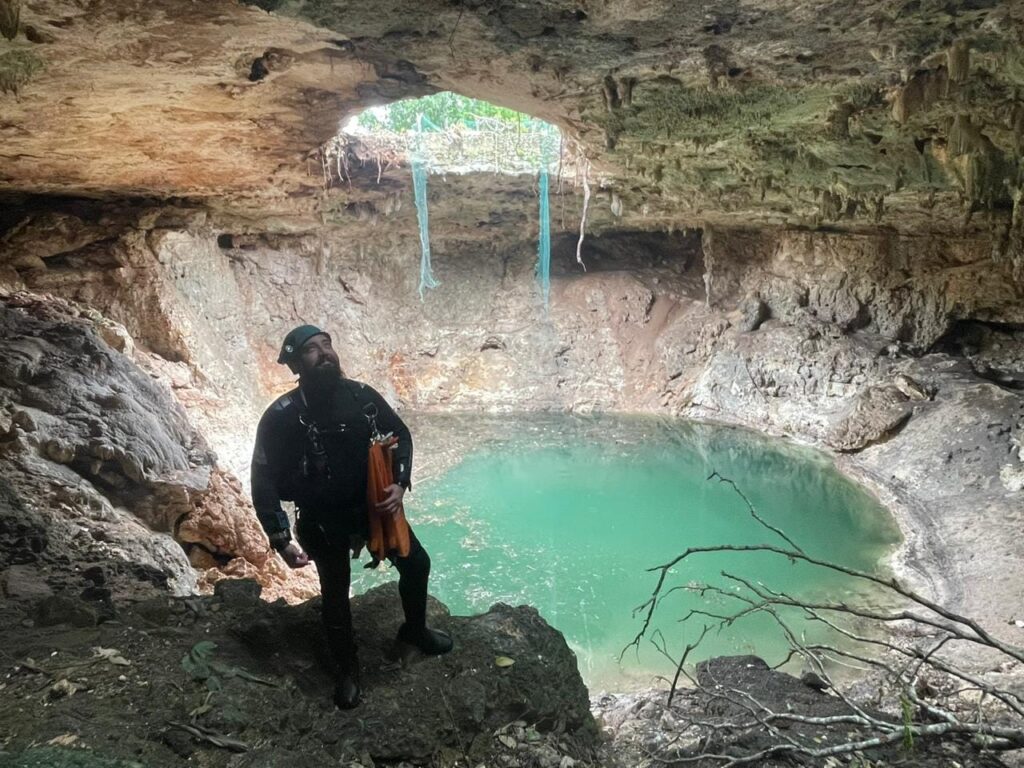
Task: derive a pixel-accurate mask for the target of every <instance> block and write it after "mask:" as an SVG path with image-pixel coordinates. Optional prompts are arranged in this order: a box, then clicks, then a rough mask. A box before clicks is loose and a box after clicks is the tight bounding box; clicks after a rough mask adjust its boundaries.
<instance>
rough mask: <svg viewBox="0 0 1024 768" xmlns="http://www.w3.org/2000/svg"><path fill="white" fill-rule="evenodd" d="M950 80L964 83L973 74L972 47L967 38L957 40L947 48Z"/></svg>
mask: <svg viewBox="0 0 1024 768" xmlns="http://www.w3.org/2000/svg"><path fill="white" fill-rule="evenodd" d="M946 69H947V70H948V71H949V82H951V83H964V82H966V81H967V78H968V77H969V76H970V74H971V48H970V46H969V45H968V44H967V41H966V40H957V41H956V42H955V43H953V44H952V45H951V46H949V48H948V49H947V50H946Z"/></svg>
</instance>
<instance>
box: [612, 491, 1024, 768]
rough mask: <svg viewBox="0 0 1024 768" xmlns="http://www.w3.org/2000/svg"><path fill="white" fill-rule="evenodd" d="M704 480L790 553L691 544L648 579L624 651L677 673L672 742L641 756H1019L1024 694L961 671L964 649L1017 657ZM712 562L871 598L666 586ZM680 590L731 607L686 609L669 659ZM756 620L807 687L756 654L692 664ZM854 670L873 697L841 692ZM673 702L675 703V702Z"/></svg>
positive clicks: (665, 759) (724, 760) (761, 760)
mask: <svg viewBox="0 0 1024 768" xmlns="http://www.w3.org/2000/svg"><path fill="white" fill-rule="evenodd" d="M708 479H709V480H710V479H717V480H719V481H720V482H722V483H726V484H728V485H730V486H731V487H732V488H733V490H734V491H736V493H737V495H738V496H739V497H740V498H741V499H742V501H743V503H744V504H745V505H746V508H747V511H748V513H749V514H750V516H751V517H752V518H753V519H754V520H755V521H757V523H758V524H759V525H760V526H761V527H762V528H764V529H765V530H766V531H768V532H771V534H773V535H774V536H777V537H779V538H780V539H782V540H783V541H784V542H785V544H786V546H777V545H774V544H757V545H733V544H722V545H717V546H708V547H691V548H689V549H687V550H686V551H685V552H683V553H682V554H680V555H678V556H676V557H674V558H673V559H672V560H670V561H668V562H666V563H664V564H662V565H660V566H657V567H655V568H651V569H650V572H652V573H656V574H657V575H658V578H657V582H656V584H655V587H654V590H653V592H652V593H651V596H650V597H649V598H648V599H647V600H646V601H645V602H644V603H643V604H641V605H640V606H638V607H637V609H636V611H635V612H636V613H638V614H640V615H642V617H643V624H642V627H641V629H640V631H639V632H638V633H637V635H636V637H635V638H634V639H633V641H632V642H631V643H630V644H629V645H628V646H627V647H626V648H625V649H624V650H623V653H625V652H626V650H628V649H629V648H639V646H640V643H641V642H642V641H643V639H644V638H647V639H648V641H649V642H650V643H651V644H652V645H653V646H654V648H655V649H656V650H657V651H658V652H659V653H660V654H662V655H663V656H665V657H666V658H667V659H669V660H671V662H672V664H673V666H674V668H675V673H674V675H673V677H672V679H671V680H669V681H668V682H669V684H670V689H669V694H668V699H667V704H666V706H667V709H668V713H669V714H670V715H671V718H670V719H672V720H673V721H674V722H676V723H677V732H676V733H675V735H674V736H673V737H672V738H669V739H667V740H664V741H663V743H662V744H661V745H660V747H659V749H658V750H657V751H656V752H652V753H649V754H648V758H649V759H650V761H651V762H653V763H671V764H672V765H690V764H698V765H702V766H726V767H727V768H728V767H730V766H739V765H754V764H764V765H769V764H771V765H775V764H779V763H780V762H782V761H798V762H803V763H807V762H811V764H814V765H839V764H840V762H839V760H847V761H857V762H856V763H854V764H859V765H874V764H875V763H872V762H870V761H869V758H868V757H867V756H878V755H886V756H887V757H888V758H890V759H891V758H892V755H893V754H896V755H897V757H898V758H899V759H901V760H904V761H909V762H907V764H918V763H917V760H918V759H920V760H921V761H922V762H928V760H926V755H927V753H928V750H930V749H931V750H934V749H937V748H938V747H939V745H940V744H946V745H947V747H950V745H955V746H956V748H958V749H964V750H968V751H972V752H975V753H977V752H978V751H979V750H981V751H992V752H997V751H1008V750H1019V749H1024V691H1022V690H1014V689H1013V688H1012V687H1011V686H1008V685H1005V686H1004V685H1002V684H998V683H995V682H993V681H992V680H991V679H987V678H986V677H985V676H984V675H982V674H979V673H977V672H975V671H972V670H971V669H968V668H967V667H966V666H965V665H964V664H963V663H962V661H960V658H962V652H963V650H964V649H965V648H968V647H973V648H977V649H982V650H983V651H984V652H985V653H986V654H988V656H986V658H989V657H994V660H990V661H988V662H987V666H988V668H990V669H991V668H993V667H995V666H998V667H999V668H1000V669H1001V670H1003V671H1016V672H1018V673H1021V672H1024V648H1021V647H1019V646H1017V645H1014V644H1011V643H1007V642H1005V641H1003V640H1000V639H999V638H996V637H994V636H993V635H992V634H991V633H990V632H989V631H988V630H986V629H985V628H984V627H983V626H981V624H979V623H978V622H977V621H975V620H974V619H972V618H970V617H968V616H962V615H960V614H958V613H956V612H955V611H952V610H950V609H948V608H946V607H945V606H943V605H941V604H939V603H937V602H935V601H933V600H931V599H929V598H927V597H926V596H924V595H921V594H919V593H917V592H916V591H914V590H912V589H909V588H908V587H906V586H904V585H902V584H900V583H899V582H898V581H897V580H896V579H895V578H887V577H884V576H879V575H876V574H872V573H867V572H864V571H861V570H858V569H856V568H851V567H848V566H845V565H841V564H839V563H834V562H831V561H829V560H826V559H823V558H820V557H815V556H812V555H809V554H807V553H806V552H805V551H804V550H802V549H801V548H800V547H799V546H797V545H796V543H794V542H793V540H792V539H790V538H789V536H787V535H786V534H785V533H784V532H783V531H782V530H780V529H778V528H776V527H774V526H772V525H771V524H769V523H768V522H767V521H766V520H764V519H763V518H762V517H761V516H760V515H759V514H758V512H757V510H756V509H755V508H754V506H753V504H752V503H751V502H750V500H749V499H748V498H747V497H746V496H745V495H744V494H743V492H742V491H741V490H740V489H739V487H738V486H737V485H736V484H735V483H734V482H733V481H732V480H729V479H728V478H725V477H722V476H721V475H719V474H718V473H717V472H713V473H712V474H711V476H710V477H709V478H708ZM716 552H718V553H723V552H735V553H739V554H741V555H746V554H750V553H768V554H771V555H775V556H778V557H783V558H787V559H789V560H790V561H791V562H794V563H796V562H802V563H805V564H807V565H808V566H811V567H813V568H815V569H819V570H820V571H821V572H823V573H825V572H830V573H833V574H842V575H844V576H846V577H849V578H851V579H853V580H855V581H856V582H861V583H864V584H867V585H871V586H872V588H874V589H875V590H876V592H877V597H876V598H874V599H873V601H872V603H868V602H866V601H865V599H864V598H859V599H858V600H856V601H854V600H849V601H845V600H828V599H819V598H816V599H810V598H805V597H801V596H799V595H791V594H788V593H787V592H784V591H780V590H777V589H773V588H772V587H771V586H769V585H766V584H763V583H760V582H758V581H756V580H754V579H751V578H749V577H744V576H740V575H737V574H735V573H728V572H725V571H723V572H722V573H721V576H722V579H723V580H724V585H722V586H714V585H708V584H699V585H694V584H687V585H677V586H672V585H670V584H669V577H670V575H671V574H672V573H673V569H675V568H676V567H677V566H679V565H680V564H681V563H683V562H684V561H687V560H690V559H696V558H699V557H700V556H702V555H705V554H708V553H716ZM680 590H687V591H691V592H694V593H696V594H698V595H700V596H701V597H703V598H706V603H707V604H712V603H713V604H714V605H721V604H723V603H724V604H726V605H729V608H728V609H727V610H720V611H713V610H710V609H708V610H705V609H695V610H691V611H689V613H687V614H686V615H685V616H683V617H682V618H681V619H680V620H679V623H680V625H681V626H682V627H684V628H687V627H694V625H696V629H695V632H696V638H695V639H694V640H692V641H691V642H689V643H688V644H687V645H686V646H685V648H684V650H683V652H682V653H681V655H679V656H678V657H676V656H674V655H673V654H672V653H671V652H670V650H669V646H668V641H667V639H666V637H665V636H664V635H663V634H662V632H661V631H660V630H657V629H654V628H653V626H652V622H653V620H654V617H655V614H656V612H657V610H658V609H659V607H661V606H662V605H663V602H664V600H665V598H667V597H668V596H669V595H671V594H673V593H674V592H677V591H680ZM880 604H884V605H886V606H896V607H879V605H880ZM755 615H757V616H766V617H768V618H769V619H770V621H771V624H772V626H774V627H775V628H776V629H777V631H778V633H779V635H780V636H781V637H782V638H783V639H784V640H785V641H786V644H787V645H788V648H789V652H788V655H787V656H786V658H784V659H783V660H782V661H781V662H780V663H779V664H778V665H777V667H779V666H783V665H784V664H787V663H791V662H794V661H797V662H800V663H801V664H802V666H803V667H804V669H805V670H806V671H805V673H804V680H805V682H801V681H800V680H797V679H796V678H793V677H791V676H789V675H785V674H782V673H781V672H778V671H776V670H775V669H769V668H768V667H767V665H766V664H764V662H761V661H760V660H759V659H756V658H755V657H734V658H726V659H711V660H709V661H704V662H701V663H699V664H696V665H694V664H692V663H691V659H692V658H693V656H694V655H695V654H696V652H697V651H698V650H699V649H700V647H701V644H702V643H703V642H704V641H705V639H706V638H707V637H708V636H709V635H711V634H712V633H715V632H718V631H720V630H722V629H725V628H727V627H731V628H735V627H736V626H737V625H738V624H739V622H741V621H743V620H744V619H746V618H747V617H750V616H755ZM794 616H795V617H796V618H799V619H802V620H804V621H807V622H809V623H810V624H811V625H813V626H817V627H819V628H822V629H824V630H825V632H824V633H823V636H825V637H827V638H828V641H827V642H826V641H822V640H821V639H820V638H818V639H814V640H809V639H807V638H806V637H805V636H804V635H803V634H802V633H801V632H798V631H797V630H796V629H795V628H794V627H793V625H792V622H793V617H794ZM691 632H692V630H691ZM777 667H776V669H777ZM850 668H853V669H856V670H857V671H858V676H859V677H860V678H861V679H867V680H870V681H871V683H872V685H871V687H872V689H873V698H872V700H871V701H864V700H863V698H864V696H863V695H861V696H860V697H858V698H855V697H854V696H852V695H850V694H848V693H847V692H845V690H844V688H843V685H841V684H840V681H839V680H838V679H837V678H838V674H837V670H843V669H850ZM808 686H810V687H808ZM863 688H864V686H863V685H861V686H860V689H863ZM825 691H827V693H826V692H825ZM679 699H683V700H684V701H683V703H682V704H681V705H680V704H679V703H678V702H679ZM887 750H888V751H887ZM945 754H946V753H943V755H945ZM915 755H916V756H917V757H915ZM944 760H947V757H943V758H941V760H939V761H938V762H932V764H943V765H945V764H953V763H951V762H948V761H947V762H942V761H944ZM948 760H952V758H951V757H949V758H948Z"/></svg>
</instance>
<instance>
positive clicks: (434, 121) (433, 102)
mask: <svg viewBox="0 0 1024 768" xmlns="http://www.w3.org/2000/svg"><path fill="white" fill-rule="evenodd" d="M343 134H344V135H345V136H346V137H348V139H349V140H356V141H358V142H360V143H361V144H363V145H364V147H366V148H367V149H369V150H370V151H371V152H372V153H375V154H377V155H378V156H379V157H381V158H383V159H386V160H391V161H401V160H402V159H408V160H412V161H416V162H421V163H423V164H424V165H426V166H427V167H428V168H429V169H430V170H431V171H456V172H462V171H492V172H496V173H512V174H517V173H536V172H537V171H538V170H540V169H541V168H548V169H553V168H554V167H555V166H557V165H558V162H559V158H560V156H561V153H562V135H561V133H560V131H559V130H558V128H556V127H555V126H554V125H551V124H550V123H546V122H544V121H543V120H540V119H538V118H535V117H531V116H530V115H526V114H523V113H522V112H516V111H514V110H511V109H506V108H505V107H499V106H496V105H494V104H490V103H488V102H486V101H480V100H478V99H471V98H469V97H467V96H460V95H459V94H457V93H450V92H443V93H437V94H434V95H432V96H425V97H423V98H421V99H407V100H405V101H398V102H395V103H393V104H389V105H387V106H384V107H373V108H371V109H368V110H366V111H365V112H362V113H361V114H360V115H358V116H356V117H355V118H353V119H352V120H350V121H349V122H348V123H347V124H346V126H345V127H344V129H343Z"/></svg>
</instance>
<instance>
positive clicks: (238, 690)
mask: <svg viewBox="0 0 1024 768" xmlns="http://www.w3.org/2000/svg"><path fill="white" fill-rule="evenodd" d="M57 600H64V601H65V603H66V605H64V606H63V610H62V611H61V612H60V613H59V614H58V615H56V616H55V615H54V612H53V610H51V609H52V607H53V603H54V601H57ZM76 604H78V605H79V606H81V604H80V603H78V601H77V599H75V598H70V597H59V596H58V597H51V598H46V599H44V600H43V601H19V602H17V603H8V604H6V605H5V607H4V608H3V618H4V621H3V623H2V627H3V628H2V629H0V645H2V647H3V648H5V649H6V650H5V652H4V658H3V666H4V668H5V675H4V683H3V687H4V696H3V705H2V706H0V721H2V722H4V724H5V731H6V732H7V737H6V739H5V742H4V745H3V749H4V750H5V751H0V764H2V765H4V766H29V765H50V766H53V765H82V766H100V765H104V766H138V765H145V766H147V768H159V767H160V766H178V765H181V763H182V760H188V761H189V762H190V763H193V764H198V765H204V766H223V767H225V768H226V767H227V766H231V767H232V768H241V766H246V767H248V768H254V767H255V766H266V767H269V766H279V765H286V764H293V765H309V766H320V765H349V766H355V765H363V766H372V765H395V764H402V763H403V762H404V763H409V762H413V763H416V764H422V763H425V762H429V763H431V764H433V765H441V766H451V765H455V764H459V765H479V764H481V763H483V764H486V765H496V766H520V765H531V766H547V767H550V768H555V767H556V766H561V768H569V766H572V765H574V764H577V763H581V764H587V763H593V762H594V761H596V760H597V749H598V731H597V728H596V725H595V723H594V720H593V718H592V716H591V714H590V709H589V701H588V698H587V689H586V688H585V687H584V685H583V681H582V679H581V678H580V675H579V672H578V671H577V669H576V660H575V657H574V656H573V654H572V652H571V651H570V650H569V647H568V646H567V645H566V643H565V640H564V638H563V637H562V635H561V634H560V633H559V632H557V631H556V630H554V629H553V628H551V627H550V626H549V625H548V624H547V623H546V622H545V621H544V620H543V619H541V618H540V616H539V615H538V614H537V612H536V611H535V610H534V609H532V608H529V607H526V606H520V607H517V608H513V607H510V606H507V605H501V604H498V605H495V606H493V607H492V608H491V609H490V610H489V611H488V612H487V613H484V614H481V615H479V616H471V617H466V616H450V615H449V614H448V610H447V609H446V608H445V607H444V606H443V605H441V604H440V603H438V602H436V601H433V600H432V601H431V603H430V605H429V606H428V613H429V616H430V620H431V623H432V624H433V625H435V626H438V627H440V628H442V629H445V630H447V631H449V632H450V633H451V634H452V635H453V637H454V638H455V642H456V649H455V651H454V652H452V653H451V654H449V655H447V656H444V657H439V658H427V657H417V658H414V659H411V660H407V661H406V663H405V664H404V665H403V664H402V663H400V662H398V661H390V660H389V656H390V653H389V651H390V649H391V646H392V643H393V638H394V635H395V632H396V630H397V628H398V626H399V624H400V623H401V620H402V619H401V608H400V603H399V598H398V592H397V588H396V584H395V583H394V582H391V583H389V584H386V585H383V586H381V587H377V588H376V589H373V590H371V591H370V592H368V593H366V594H365V595H362V596H360V597H357V598H355V599H354V600H353V614H354V620H355V626H356V639H357V642H358V643H359V646H360V659H361V662H362V669H363V687H364V701H363V703H362V704H361V706H360V707H359V708H357V709H356V710H353V711H351V712H344V713H343V712H339V711H338V710H336V709H335V708H334V705H333V704H332V703H331V697H330V694H331V686H332V681H331V676H330V672H329V664H328V661H327V657H326V646H325V641H324V638H323V632H322V630H321V625H320V619H319V605H318V600H313V601H309V602H307V603H304V604H302V605H298V606H289V605H287V604H285V603H284V601H280V600H279V601H277V602H275V603H267V602H266V601H264V600H261V599H260V586H259V584H258V583H256V582H255V581H251V580H225V581H223V582H221V583H220V584H219V585H218V588H217V590H216V593H215V594H214V595H210V596H206V597H184V598H171V597H165V596H161V597H154V598H150V599H147V600H143V601H136V602H132V603H128V602H125V603H118V602H115V603H113V604H112V605H111V607H112V612H111V614H110V615H109V617H108V619H107V620H105V621H102V622H101V623H99V624H95V620H93V621H88V620H82V621H78V622H77V623H78V624H80V625H83V626H77V627H76V626H73V625H72V624H71V623H70V622H69V619H70V617H71V616H73V615H76V614H75V613H74V612H73V611H72V610H71V609H72V608H74V606H75V605H76ZM54 621H62V622H65V623H61V624H54V623H53V622H54ZM129 721H130V722H132V723H135V724H137V725H136V727H134V728H131V729H127V730H126V729H125V728H124V724H125V723H126V722H129Z"/></svg>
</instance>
